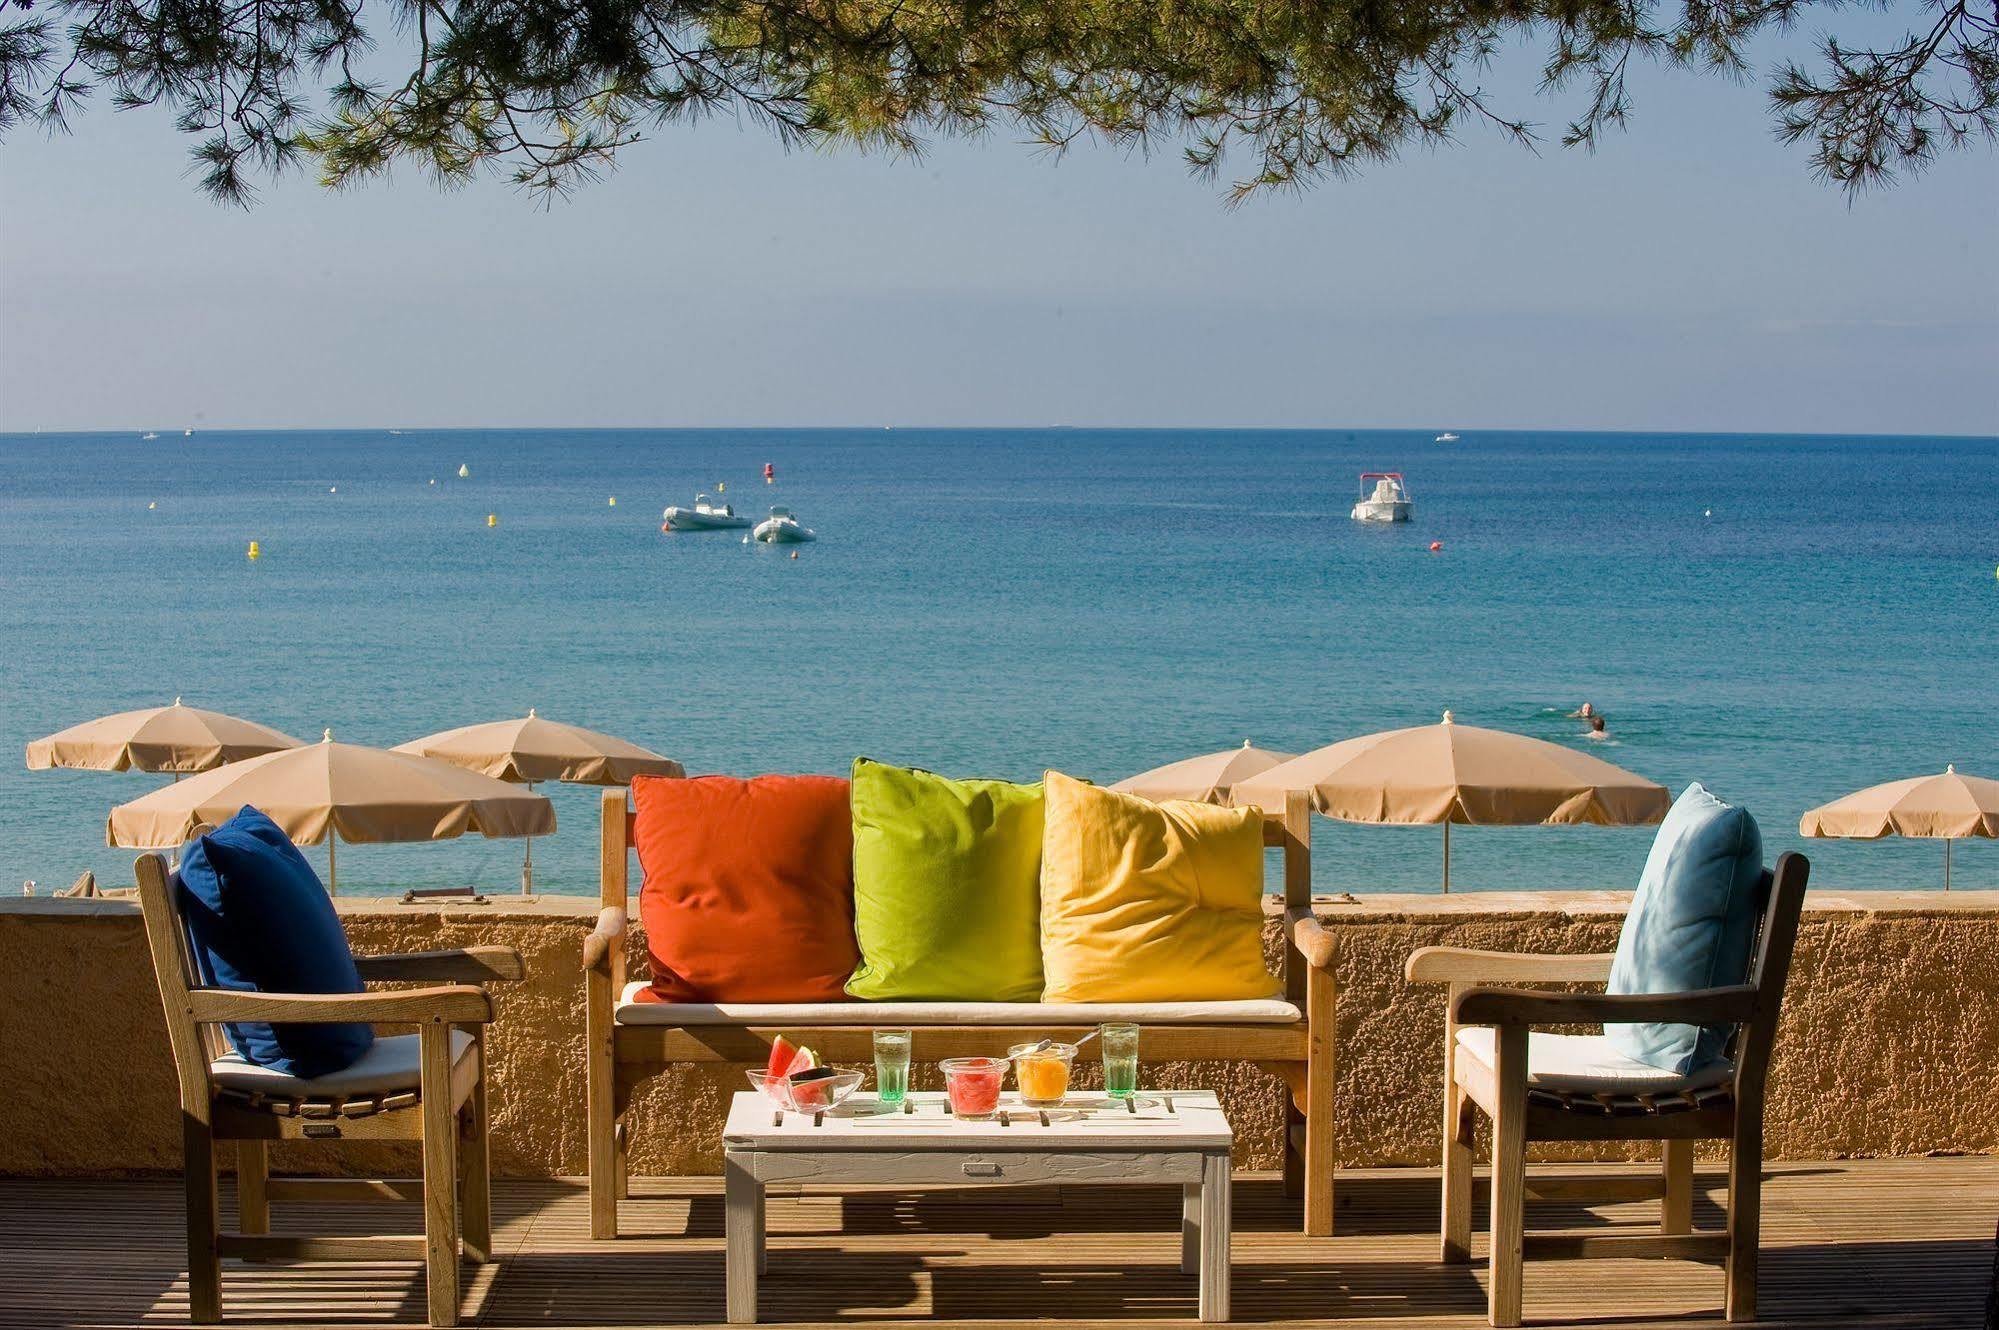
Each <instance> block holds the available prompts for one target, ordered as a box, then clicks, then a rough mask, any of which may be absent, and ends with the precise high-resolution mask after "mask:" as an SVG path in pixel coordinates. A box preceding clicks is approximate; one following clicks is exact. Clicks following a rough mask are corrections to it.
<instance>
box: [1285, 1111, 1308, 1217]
mask: <svg viewBox="0 0 1999 1330" xmlns="http://www.w3.org/2000/svg"><path fill="white" fill-rule="evenodd" d="M1304 1126H1305V1115H1304V1114H1303V1113H1301V1112H1299V1111H1298V1105H1297V1104H1296V1103H1295V1102H1294V1101H1293V1100H1292V1097H1291V1095H1290V1094H1289V1093H1286V1094H1285V1096H1284V1195H1285V1197H1286V1199H1289V1200H1298V1199H1300V1198H1302V1197H1303V1196H1304V1195H1305V1151H1304V1150H1303V1149H1301V1148H1300V1141H1301V1140H1302V1139H1303V1137H1304V1134H1305V1133H1304V1130H1303V1128H1304Z"/></svg>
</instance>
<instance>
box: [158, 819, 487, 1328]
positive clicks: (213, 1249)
mask: <svg viewBox="0 0 1999 1330" xmlns="http://www.w3.org/2000/svg"><path fill="white" fill-rule="evenodd" d="M135 872H136V875H137V878H138V893H139V904H140V907H141V908H142V910H143V911H144V913H145V920H146V940H147V943H148V944H149V946H150V947H151V949H152V954H153V972H154V975H155V977H156V978H157V979H158V980H159V985H160V1000H161V1002H162V1003H163V1004H164V1005H165V1008H166V1018H167V1035H168V1039H169V1041H170V1043H171V1044H172V1046H173V1055H174V1065H175V1068H176V1069H177V1071H178V1073H179V1080H180V1105H181V1139H182V1145H183V1149H184V1151H185V1160H186V1172H187V1259H188V1303H189V1317H190V1319H191V1320H193V1321H194V1322H196V1323H197V1324H208V1323H212V1322H216V1321H219V1320H221V1319H222V1267H221V1258H222V1257H224V1256H236V1257H242V1258H244V1259H247V1260H271V1259H298V1260H358V1261H380V1260H393V1259H409V1258H419V1257H420V1258H421V1259H422V1260H423V1261H424V1263H425V1268H426V1274H427V1282H428V1285H429V1307H430V1323H431V1324H432V1325H436V1326H451V1325H456V1324H457V1323H458V1261H459V1252H460V1243H461V1239H462V1243H463V1249H464V1253H465V1255H467V1256H469V1257H471V1258H472V1259H474V1260H479V1261H484V1260H489V1259H491V1255H492V1217H491V1207H490V1192H489V1179H488V1174H487V1150H486V1062H485V1047H484V1039H485V1026H486V1024H487V1023H488V1022H490V1021H491V1020H492V1019H493V1004H492V999H491V998H490V997H488V996H487V994H486V991H485V989H484V988H482V987H480V985H481V984H483V983H485V982H487V981H490V980H495V979H519V978H520V977H521V974H522V966H521V958H520V955H519V954H518V953H517V952H515V951H514V950H513V948H511V947H468V948H466V949H465V950H462V951H430V952H417V953H412V954H409V955H400V956H361V957H356V958H355V962H356V965H357V966H358V968H359V969H360V971H361V977H362V978H363V979H364V980H368V981H397V980H401V981H417V982H429V983H431V984H432V985H433V986H432V987H428V988H416V989H405V990H402V991H399V992H384V993H337V994H326V993H244V992H235V991H231V990H227V989H219V988H203V987H200V986H199V979H198V977H197V976H198V974H199V971H198V970H197V969H196V967H195V964H194V956H193V951H192V943H191V940H190V938H189V936H188V932H187V928H186V926H185V923H184V921H183V920H182V917H181V913H180V909H179V907H178V905H177V903H176V901H175V893H174V889H173V887H172V886H171V885H170V882H169V878H168V873H167V865H166V861H165V860H163V859H162V858H161V857H160V856H159V855H156V854H148V855H144V856H142V857H141V858H140V859H139V860H138V862H137V864H136V865H135ZM226 1021H273V1022H288V1023H297V1022H323V1021H368V1022H394V1023H399V1024H414V1025H415V1026H417V1033H415V1034H405V1035H392V1036H386V1037H382V1038H378V1039H377V1040H376V1041H375V1044H374V1047H373V1048H371V1049H370V1050H369V1051H368V1052H367V1053H366V1054H365V1055H364V1056H363V1057H362V1058H361V1060H360V1061H359V1062H357V1063H355V1064H354V1065H353V1066H352V1067H349V1068H347V1069H346V1070H345V1071H341V1072H336V1073H333V1074H331V1075H328V1076H321V1077H318V1078H315V1079H310V1080H308V1079H301V1078H299V1077H294V1076H288V1075H285V1074H283V1073H281V1072H277V1071H273V1070H271V1069H269V1068H266V1067H260V1066H257V1065H255V1064H254V1063H250V1062H247V1061H245V1060H244V1059H243V1058H241V1057H240V1056H238V1055H237V1054H235V1053H234V1052H233V1051H231V1050H230V1049H229V1047H228V1044H227V1042H226V1040H225V1039H224V1038H223V1036H222V1032H221V1031H220V1030H218V1029H217V1028H216V1027H217V1026H218V1025H220V1024H221V1023H223V1022H226ZM287 1140H312V1141H339V1140H368V1141H381V1140H399V1141H420V1142H421V1143H422V1145H423V1177H422V1179H421V1180H420V1181H416V1180H399V1179H383V1180H373V1179H356V1178H275V1179H274V1178H272V1177H271V1176H270V1173H269V1162H268V1159H267V1155H266V1150H267V1148H268V1145H269V1143H270V1142H271V1141H287ZM221 1141H233V1142H235V1143H236V1209H237V1220H238V1224H237V1228H238V1231H237V1232H235V1233H223V1232H221V1231H220V1223H219V1207H218V1204H217V1195H216V1158H215V1147H216V1145H217V1143H218V1142H221ZM461 1185H462V1187H463V1189H464V1195H463V1199H462V1203H461V1200H460V1197H459V1195H458V1189H459V1187H460V1186H461ZM311 1199H322V1200H421V1201H422V1202H423V1207H424V1210H423V1214H424V1236H423V1237H420V1238H418V1237H317V1238H314V1237H274V1236H271V1234H270V1204H271V1202H272V1201H280V1200H311Z"/></svg>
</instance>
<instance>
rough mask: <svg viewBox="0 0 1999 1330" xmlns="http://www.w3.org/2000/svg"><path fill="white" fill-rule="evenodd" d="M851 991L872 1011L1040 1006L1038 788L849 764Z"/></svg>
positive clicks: (876, 764)
mask: <svg viewBox="0 0 1999 1330" xmlns="http://www.w3.org/2000/svg"><path fill="white" fill-rule="evenodd" d="M852 798H853V808H854V934H855V936H856V938H857V939H858V940H859V942H860V945H861V964H860V967H859V968H858V969H856V970H855V971H854V977H853V978H851V979H849V980H848V981H847V991H848V992H849V993H851V994H853V995H854V996H855V997H857V998H866V999H869V1000H871V1001H884V1000H890V999H896V1000H902V1001H910V1002H1037V1001H1039V1000H1040V998H1041V807H1042V805H1041V786H1040V785H1039V784H1038V783H1037V784H1034V785H1015V784H1012V783H1010V782H1008V781H1003V780H947V779H946V778H945V777H943V776H938V775H935V774H933V773H931V772H928V771H917V770H913V769H909V768H904V767H891V766H887V765H885V764H883V763H880V762H871V761H869V760H868V759H867V758H864V757H861V758H855V759H854V786H853V795H852Z"/></svg>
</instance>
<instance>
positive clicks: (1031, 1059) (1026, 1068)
mask: <svg viewBox="0 0 1999 1330" xmlns="http://www.w3.org/2000/svg"><path fill="white" fill-rule="evenodd" d="M1037 1042H1038V1041H1037ZM1033 1047H1034V1045H1033V1044H1015V1045H1014V1046H1013V1047H1012V1048H1010V1049H1008V1050H1007V1053H1008V1055H1009V1056H1011V1057H1012V1058H1013V1078H1014V1084H1015V1085H1018V1086H1019V1087H1020V1102H1021V1103H1023V1104H1026V1105H1027V1106H1028V1107H1029V1108H1054V1107H1055V1106H1057V1105H1058V1104H1060V1103H1061V1102H1062V1101H1063V1099H1065V1098H1066V1097H1067V1096H1068V1094H1069V1066H1070V1064H1071V1063H1073V1062H1074V1061H1075V1060H1076V1046H1075V1045H1074V1044H1055V1045H1053V1046H1051V1047H1049V1048H1045V1049H1042V1050H1040V1051H1039V1052H1035V1053H1029V1052H1028V1051H1027V1050H1028V1049H1030V1048H1033Z"/></svg>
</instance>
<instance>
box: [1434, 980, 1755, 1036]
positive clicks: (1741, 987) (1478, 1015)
mask: <svg viewBox="0 0 1999 1330" xmlns="http://www.w3.org/2000/svg"><path fill="white" fill-rule="evenodd" d="M1756 993H1757V990H1756V988H1755V987H1754V986H1753V985H1750V984H1735V985H1733V986H1731V987H1728V988H1697V989H1692V990H1690V991H1688V992H1685V993H1561V992H1553V991H1550V990H1548V989H1541V988H1469V989H1466V990H1465V991H1464V992H1462V993H1460V994H1459V995H1458V1000H1457V1002H1456V1003H1455V1004H1454V1006H1453V1009H1452V1012H1451V1017H1452V1019H1454V1020H1455V1021H1456V1022H1457V1023H1458V1024H1459V1025H1526V1026H1537V1025H1632V1024H1637V1023H1640V1022H1648V1021H1674V1022H1683V1023H1685V1024H1687V1025H1730V1024H1736V1023H1739V1022H1742V1021H1746V1020H1748V1019H1749V1018H1750V1017H1751V1016H1752V1015H1753V1014H1754V1013H1755V1011H1756Z"/></svg>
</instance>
